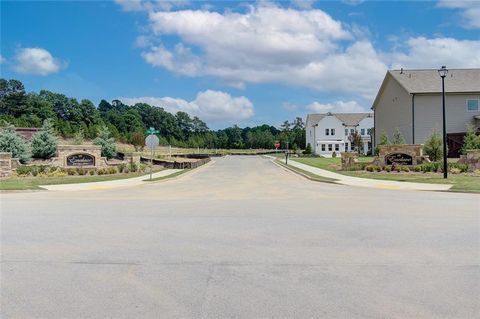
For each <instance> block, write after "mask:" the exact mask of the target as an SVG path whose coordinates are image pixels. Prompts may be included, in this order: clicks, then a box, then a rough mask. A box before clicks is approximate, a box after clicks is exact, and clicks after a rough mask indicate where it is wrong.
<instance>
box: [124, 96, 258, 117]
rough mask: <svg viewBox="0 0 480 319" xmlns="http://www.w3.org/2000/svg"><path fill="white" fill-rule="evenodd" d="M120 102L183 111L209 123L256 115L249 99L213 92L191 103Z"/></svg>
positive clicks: (139, 99) (149, 99)
mask: <svg viewBox="0 0 480 319" xmlns="http://www.w3.org/2000/svg"><path fill="white" fill-rule="evenodd" d="M119 100H121V101H123V103H126V104H129V105H133V104H135V103H147V104H150V105H154V106H157V107H163V108H164V109H165V110H166V111H168V112H171V113H176V112H178V111H183V112H187V113H188V114H190V115H194V116H198V117H199V118H201V119H202V120H205V121H207V122H226V121H241V120H245V119H248V118H250V117H252V116H253V115H254V110H253V104H252V102H250V100H249V99H248V98H246V97H244V96H240V97H232V96H231V95H230V94H228V93H225V92H220V91H213V90H206V91H203V92H199V93H198V94H197V96H196V98H195V100H193V101H191V102H188V101H185V100H183V99H178V98H172V97H136V98H119Z"/></svg>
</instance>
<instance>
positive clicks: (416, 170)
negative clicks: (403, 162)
mask: <svg viewBox="0 0 480 319" xmlns="http://www.w3.org/2000/svg"><path fill="white" fill-rule="evenodd" d="M414 170H415V172H421V171H422V166H421V165H417V166H415V168H414Z"/></svg>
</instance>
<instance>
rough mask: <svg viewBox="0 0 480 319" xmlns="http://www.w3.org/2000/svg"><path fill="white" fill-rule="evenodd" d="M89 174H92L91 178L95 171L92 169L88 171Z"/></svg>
mask: <svg viewBox="0 0 480 319" xmlns="http://www.w3.org/2000/svg"><path fill="white" fill-rule="evenodd" d="M88 174H90V175H91V176H93V175H95V169H93V168H92V169H91V170H89V171H88Z"/></svg>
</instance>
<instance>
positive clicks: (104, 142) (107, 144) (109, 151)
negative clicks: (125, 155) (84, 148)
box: [93, 126, 117, 158]
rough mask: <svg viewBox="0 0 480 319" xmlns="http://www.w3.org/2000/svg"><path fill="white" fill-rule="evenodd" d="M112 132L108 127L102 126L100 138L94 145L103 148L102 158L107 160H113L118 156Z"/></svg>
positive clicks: (98, 137) (99, 130)
mask: <svg viewBox="0 0 480 319" xmlns="http://www.w3.org/2000/svg"><path fill="white" fill-rule="evenodd" d="M110 134H111V133H110V130H109V129H108V127H106V126H100V127H99V129H98V136H97V138H96V139H95V140H94V141H93V144H94V145H100V146H101V147H102V156H104V157H106V158H113V157H115V156H116V155H117V147H116V145H115V139H114V138H113V137H111V135H110Z"/></svg>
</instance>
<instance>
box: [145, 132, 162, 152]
mask: <svg viewBox="0 0 480 319" xmlns="http://www.w3.org/2000/svg"><path fill="white" fill-rule="evenodd" d="M159 143H160V140H159V139H158V137H157V136H156V135H153V134H152V135H149V136H147V137H146V138H145V145H147V147H148V148H149V149H151V150H154V149H155V148H156V147H157V146H158V144H159Z"/></svg>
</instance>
